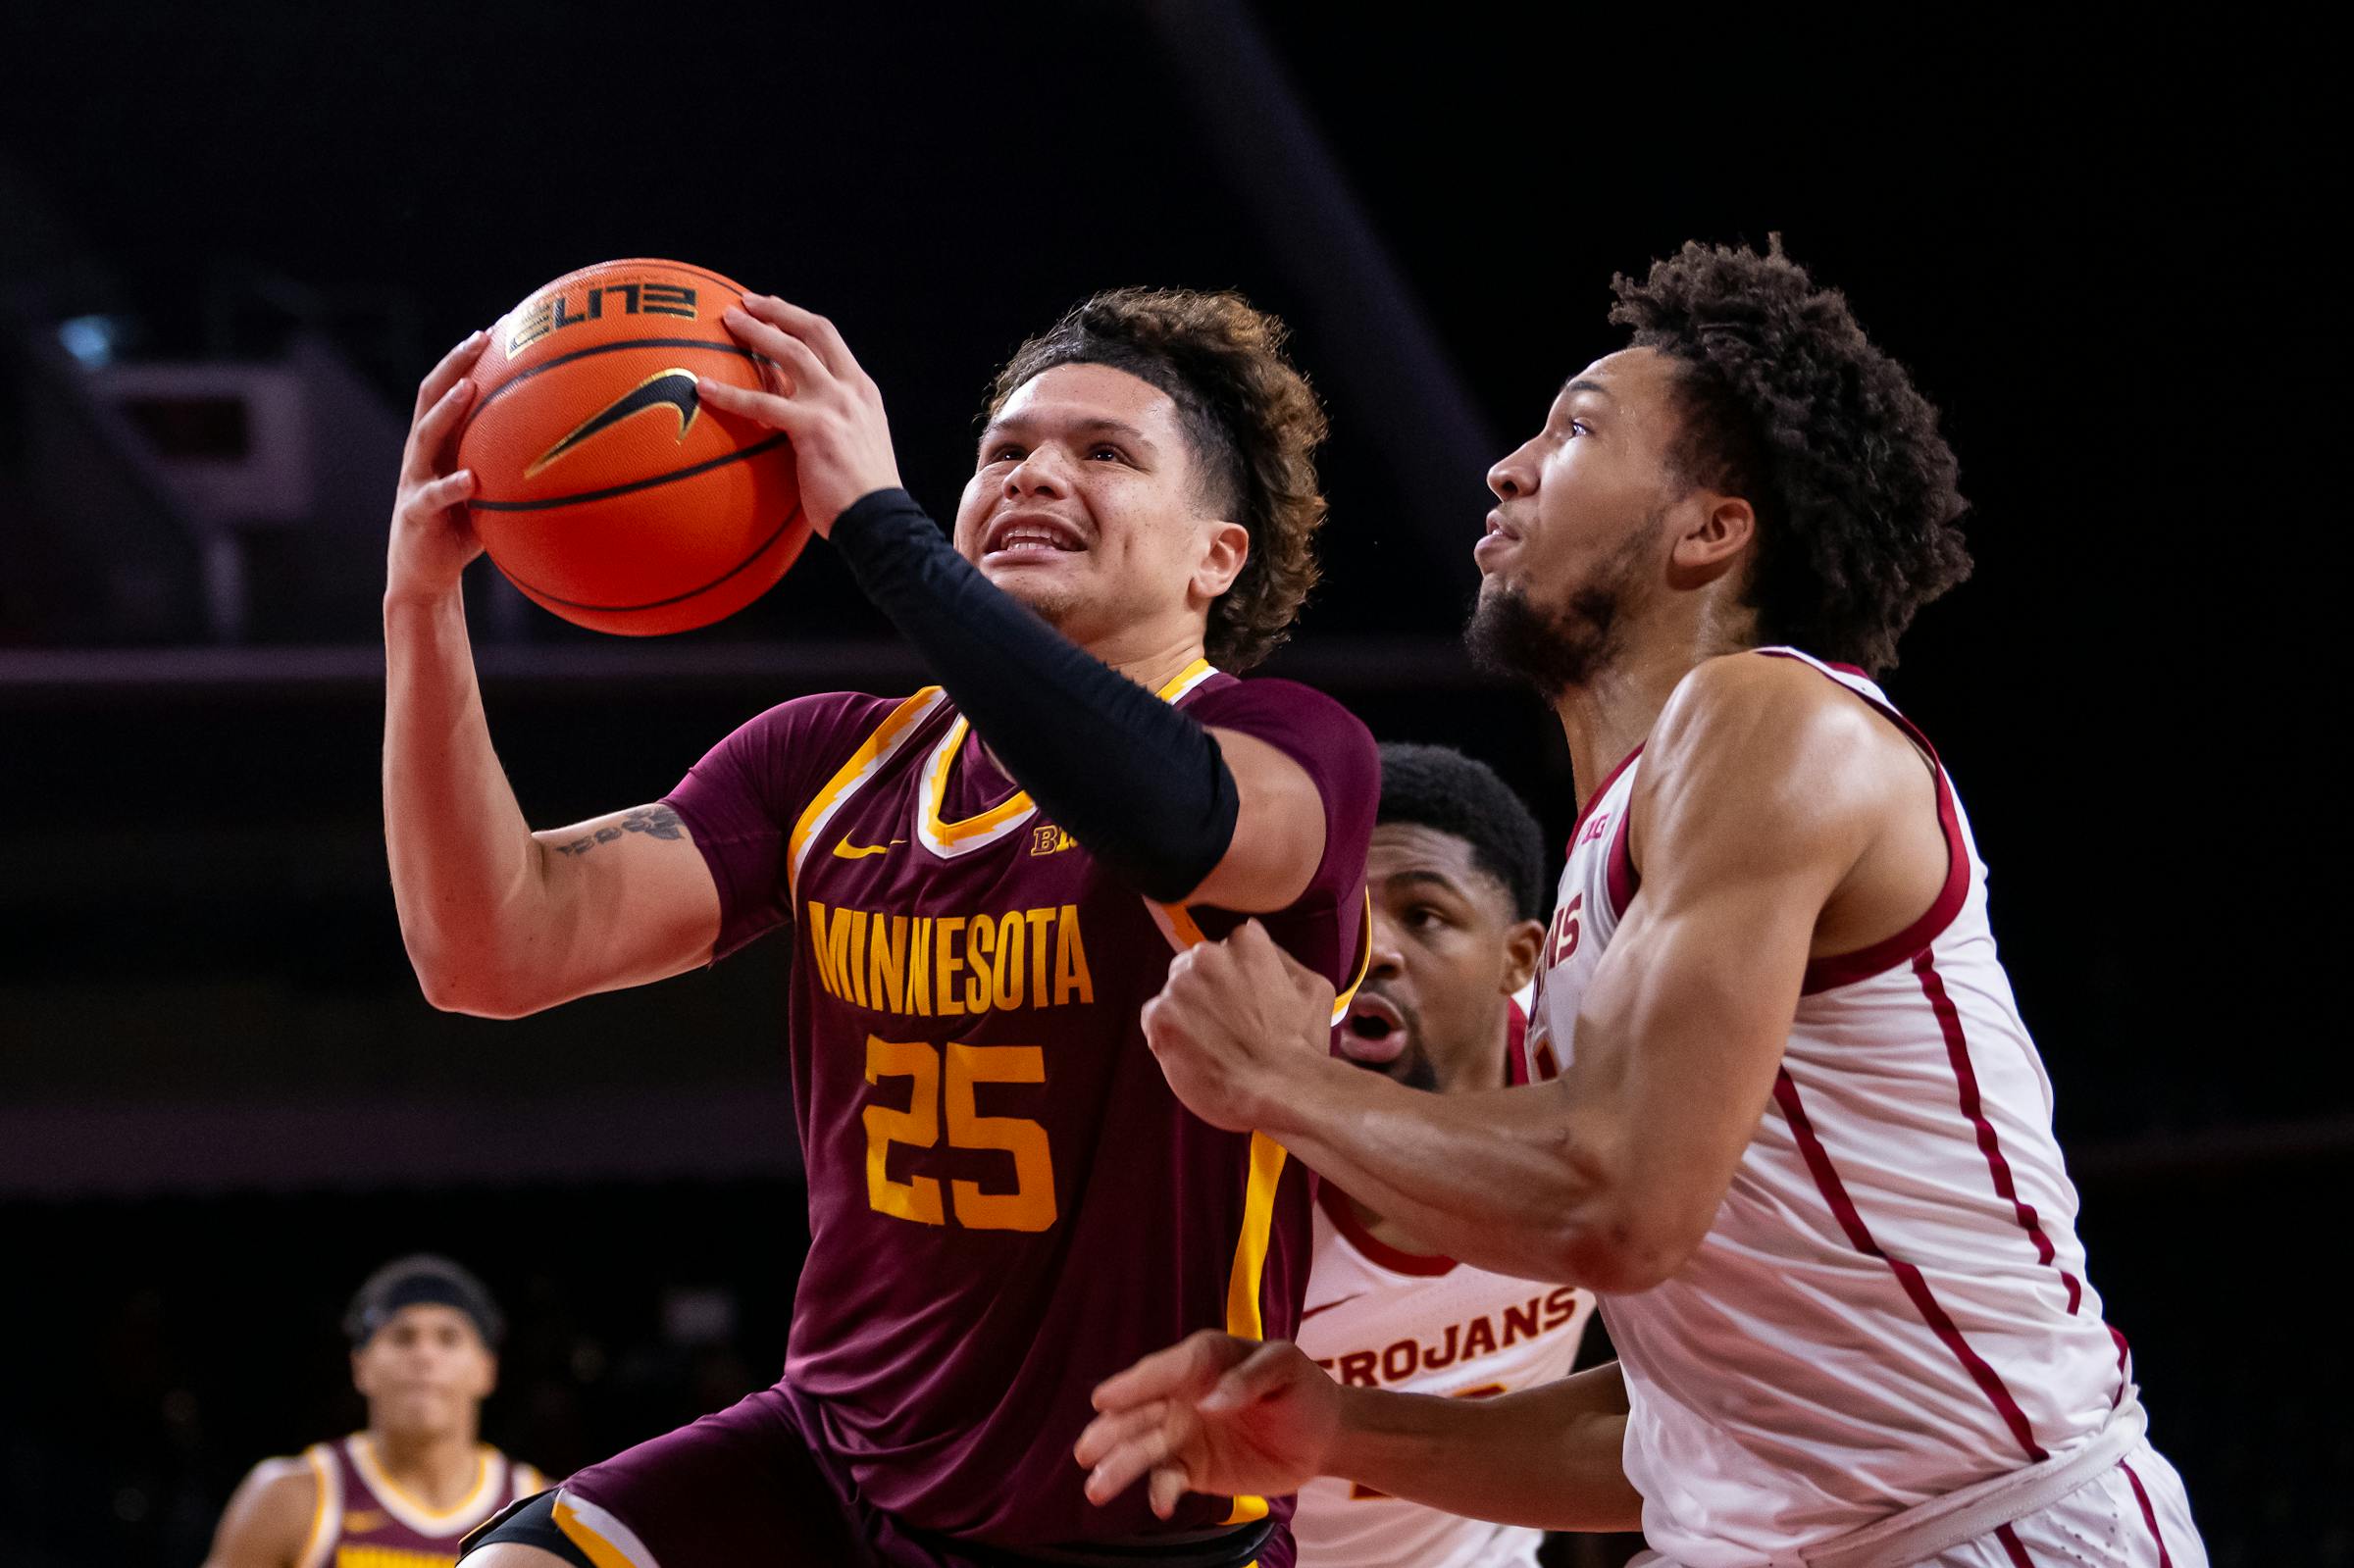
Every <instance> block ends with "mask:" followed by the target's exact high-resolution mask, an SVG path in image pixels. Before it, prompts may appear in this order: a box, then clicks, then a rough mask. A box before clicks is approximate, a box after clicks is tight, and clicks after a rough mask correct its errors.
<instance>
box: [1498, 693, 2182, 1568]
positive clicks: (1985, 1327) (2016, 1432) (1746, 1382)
mask: <svg viewBox="0 0 2354 1568" xmlns="http://www.w3.org/2000/svg"><path fill="white" fill-rule="evenodd" d="M1761 654H1762V655H1763V656H1768V657H1781V658H1787V659H1798V660H1803V661H1804V662H1805V663H1807V664H1809V665H1810V666H1812V667H1813V668H1815V669H1817V670H1818V671H1820V672H1821V673H1822V674H1823V676H1824V677H1826V678H1827V679H1829V680H1832V681H1835V682H1837V683H1840V684H1841V685H1844V686H1845V687H1847V688H1848V689H1849V690H1851V691H1853V692H1854V693H1856V695H1857V696H1858V697H1859V698H1861V699H1862V700H1863V701H1865V702H1867V703H1868V704H1870V705H1871V707H1872V708H1873V709H1875V710H1876V711H1878V712H1879V713H1880V714H1881V715H1883V716H1884V717H1885V718H1887V719H1888V720H1889V721H1890V722H1891V723H1893V724H1895V725H1896V726H1897V727H1898V728H1899V729H1900V730H1902V731H1903V732H1904V733H1906V735H1907V736H1908V737H1910V738H1911V739H1912V740H1913V741H1914V743H1915V744H1916V745H1918V746H1919V748H1920V750H1921V753H1922V756H1923V758H1924V760H1925V761H1926V762H1927V763H1928V764H1929V766H1931V767H1932V768H1935V769H1936V784H1937V802H1938V816H1939V821H1940V824H1941V826H1942V828H1943V830H1944V833H1945V835H1946V840H1947V848H1948V855H1949V871H1948V874H1947V878H1946V885H1945V888H1944V890H1943V892H1942V893H1941V894H1940V895H1939V896H1938V898H1937V900H1936V901H1935V903H1934V904H1933V905H1932V906H1931V907H1930V908H1929V909H1928V910H1927V912H1925V913H1924V914H1923V915H1922V916H1921V918H1920V919H1919V922H1917V923H1916V924H1915V925H1914V926H1913V927H1912V928H1910V929H1908V930H1906V931H1903V932H1899V933H1898V934H1896V935H1895V936H1891V937H1890V938H1888V939H1887V940H1886V941H1883V942H1880V943H1878V944H1876V945H1874V946H1873V947H1870V948H1868V949H1866V950H1864V951H1862V952H1858V953H1853V954H1848V955H1845V956H1843V957H1841V958H1839V959H1837V960H1834V961H1830V962H1820V963H1816V964H1812V965H1810V966H1809V968H1808V973H1807V976H1806V980H1805V983H1804V989H1803V992H1802V994H1801V997H1800V1000H1799V1004H1798V1011H1797V1015H1796V1018H1795V1019H1794V1021H1793V1023H1792V1025H1791V1029H1790V1036H1789V1042H1788V1044H1787V1046H1786V1047H1785V1048H1784V1051H1783V1055H1782V1063H1781V1069H1780V1072H1779V1073H1778V1074H1777V1075H1776V1077H1775V1080H1774V1087H1773V1096H1772V1101H1771V1105H1770V1107H1769V1108H1768V1110H1767V1111H1766V1116H1765V1119H1764V1120H1763V1122H1762V1123H1761V1124H1760V1125H1759V1127H1758V1131H1757V1134H1756V1136H1755V1137H1754V1138H1752V1139H1751V1140H1750V1143H1749V1146H1748V1148H1747V1150H1746V1151H1745V1152H1744V1154H1743V1155H1742V1157H1741V1163H1740V1167H1739V1170H1738V1172H1737V1173H1736V1175H1735V1176H1734V1178H1733V1184H1732V1188H1731V1190H1730V1191H1729V1192H1727V1193H1726V1195H1725V1198H1724V1202H1723V1204H1722V1206H1721V1207H1720V1208H1719V1209H1718V1211H1717V1215H1716V1221H1715V1224H1714V1227H1713V1228H1712V1229H1711V1230H1710V1232H1709V1235H1708V1239H1706V1240H1705V1241H1704V1242H1702V1244H1701V1247H1700V1250H1699V1251H1698V1252H1697V1253H1695V1254H1694V1255H1693V1257H1692V1258H1691V1259H1690V1260H1689V1261H1688V1262H1686V1263H1685V1264H1684V1266H1683V1267H1682V1268H1680V1269H1679V1270H1677V1271H1676V1273H1675V1274H1674V1276H1673V1277H1672V1278H1670V1279H1668V1280H1666V1281H1665V1282H1663V1284H1661V1285H1659V1286H1657V1287H1655V1288H1654V1289H1651V1290H1645V1291H1642V1292H1641V1293H1639V1294H1635V1295H1627V1296H1607V1297H1605V1298H1604V1302H1603V1309H1602V1310H1603V1318H1604V1321H1605V1322H1606V1323H1607V1324H1608V1326H1609V1328H1610V1332H1611V1339H1612V1343H1613V1344H1615V1345H1616V1346H1617V1348H1618V1352H1619V1357H1620V1360H1621V1362H1622V1364H1623V1367H1624V1371H1625V1377H1626V1385H1627V1393H1628V1398H1629V1401H1630V1404H1631V1409H1630V1412H1629V1416H1628V1423H1627V1438H1626V1450H1625V1462H1626V1471H1627V1478H1628V1479H1629V1480H1630V1481H1632V1482H1633V1483H1634V1484H1635V1487H1636V1489H1637V1490H1638V1491H1640V1492H1642V1493H1643V1495H1644V1499H1645V1500H1644V1510H1643V1531H1644V1536H1645V1539H1646V1540H1648V1541H1649V1542H1650V1543H1651V1544H1652V1545H1653V1546H1654V1547H1656V1548H1658V1549H1659V1550H1661V1551H1663V1552H1664V1553H1666V1554H1667V1556H1668V1557H1670V1558H1671V1559H1673V1560H1674V1561H1675V1562H1677V1563H1681V1564H1685V1565H1688V1568H1734V1565H1749V1564H1758V1563H1763V1562H1766V1561H1769V1560H1770V1561H1775V1562H1778V1561H1781V1560H1782V1558H1781V1556H1780V1555H1779V1554H1781V1553H1786V1552H1789V1551H1791V1550H1793V1549H1799V1548H1806V1547H1812V1546H1816V1545H1819V1544H1821V1543H1827V1542H1830V1541H1832V1540H1833V1539H1835V1538H1837V1537H1840V1536H1842V1535H1845V1534H1847V1533H1849V1532H1851V1531H1855V1530H1858V1529H1860V1528H1862V1527H1865V1526H1867V1525H1870V1524H1872V1523H1873V1522H1875V1521H1881V1520H1886V1519H1890V1518H1892V1517H1893V1516H1899V1515H1902V1514H1904V1513H1905V1512H1906V1511H1908V1510H1911V1509H1914V1508H1917V1507H1919V1505H1921V1504H1923V1503H1925V1502H1928V1501H1930V1500H1931V1499H1940V1498H1947V1497H1951V1496H1953V1495H1955V1494H1957V1493H1960V1492H1964V1491H1965V1489H1969V1488H1971V1487H1973V1486H1978V1485H1981V1484H1990V1485H1993V1486H1995V1487H1998V1488H1999V1487H2002V1486H2007V1485H2008V1486H2017V1485H2022V1484H2024V1483H2022V1482H2020V1481H2018V1480H2017V1479H2016V1478H2017V1477H2020V1476H2021V1475H2025V1474H2027V1473H2029V1472H2031V1471H2033V1470H2035V1469H2037V1468H2039V1467H2050V1469H2051V1470H2053V1471H2059V1470H2061V1469H2063V1468H2064V1467H2070V1465H2071V1461H2072V1460H2073V1461H2075V1465H2074V1468H2082V1469H2085V1470H2086V1474H2085V1475H2084V1476H2082V1477H2080V1478H2079V1484H2080V1483H2081V1481H2082V1480H2088V1479H2090V1478H2091V1476H2092V1475H2093V1474H2097V1473H2098V1471H2099V1470H2102V1469H2106V1468H2109V1467H2110V1466H2121V1465H2122V1467H2123V1470H2124V1473H2125V1474H2126V1475H2127V1477H2128V1478H2130V1480H2129V1485H2128V1486H2127V1488H2126V1489H2125V1490H2126V1491H2128V1492H2133V1493H2135V1494H2137V1495H2138V1494H2142V1493H2147V1494H2149V1495H2150V1497H2151V1498H2152V1503H2151V1506H2152V1508H2153V1509H2154V1510H2155V1511H2156V1512H2158V1513H2163V1512H2166V1511H2168V1509H2169V1506H2170V1505H2172V1504H2174V1503H2176V1502H2178V1499H2179V1496H2180V1486H2179V1483H2178V1482H2176V1481H2175V1478H2174V1475H2173V1472H2172V1471H2171V1469H2170V1468H2169V1467H2168V1466H2167V1464H2166V1461H2165V1460H2164V1459H2163V1458H2160V1457H2159V1456H2158V1455H2157V1454H2155V1453H2154V1452H2152V1451H2151V1450H2150V1449H2149V1448H2148V1446H2147V1445H2146V1444H2143V1443H2142V1442H2140V1438H2141V1433H2142V1429H2143V1417H2142V1413H2141V1409H2140V1406H2139V1403H2138V1401H2137V1400H2136V1398H2135V1396H2134V1390H2133V1384H2132V1380H2131V1374H2130V1363H2129V1358H2128V1356H2127V1354H2126V1349H2125V1341H2124V1337H2123V1336H2122V1335H2120V1334H2118V1333H2117V1332H2116V1331H2115V1330H2114V1329H2112V1328H2110V1327H2109V1326H2108V1325H2107V1324H2106V1323H2105V1322H2104V1321H2103V1319H2102V1316H2101V1300H2100V1297H2099V1295H2098V1294H2097V1293H2095V1292H2094V1290H2093V1289H2092V1287H2091V1285H2090V1284H2089V1283H2087V1281H2086V1279H2085V1273H2084V1252H2083V1248H2082V1247H2081V1246H2080V1245H2079V1244H2078V1243H2077V1240H2076V1235H2075V1223H2074V1222H2075V1214H2076V1194H2075V1189H2074V1187H2073V1184H2072V1183H2071V1182H2070V1181H2069V1178H2068V1173H2067V1171H2066V1169H2065V1168H2064V1166H2063V1164H2062V1161H2061V1155H2060V1147H2059V1144H2058V1143H2057V1142H2056V1141H2055V1140H2054V1139H2053V1137H2052V1125H2051V1115H2052V1092H2051V1085H2050V1083H2049V1081H2048V1080H2047V1079H2046V1078H2045V1076H2044V1071H2043V1063H2042V1060H2041V1058H2040V1057H2039V1056H2038V1055H2037V1054H2036V1050H2035V1044H2034V1041H2033V1040H2032V1039H2030V1038H2029V1037H2028V1035H2027V1030H2026V1026H2025V1025H2024V1024H2023V1023H2022V1022H2021V1019H2020V1015H2019V1008H2018V1005H2017V1003H2016V1002H2015V1001H2014V999H2013V997H2012V993H2011V986H2010V982H2009V980H2008V978H2007V977H2006V976H2005V975H2004V973H2003V968H2002V964H2001V962H2000V960H1999V959H1998V958H1997V956H1996V953H1995V946H1994V936H1993V934H1992V932H1991V930H1990V929H1989V928H1988V925H1987V919H1986V868H1985V865H1984V863H1983V862H1981V861H1980V860H1979V859H1978V855H1977V848H1976V845H1975V843H1974V841H1973V840H1972V839H1971V837H1970V823H1969V819H1968V818H1967V817H1966V816H1965V815H1964V814H1963V811H1962V805H1961V802H1960V800H1959V799H1958V798H1957V797H1956V796H1955V793H1954V789H1953V785H1952V783H1951V781H1950V780H1948V779H1947V777H1946V776H1945V773H1944V770H1943V768H1942V767H1941V766H1939V765H1938V764H1937V763H1936V753H1935V752H1934V751H1933V750H1932V749H1931V748H1930V747H1929V744H1928V741H1927V740H1926V738H1925V737H1923V736H1922V735H1921V734H1920V733H1919V731H1918V730H1916V729H1915V728H1914V727H1913V726H1912V725H1911V724H1910V723H1909V722H1907V721H1906V720H1905V719H1904V718H1903V717H1902V716H1901V715H1900V714H1898V713H1897V711H1896V709H1895V708H1894V707H1893V706H1892V705H1891V704H1890V703H1889V701H1888V699H1887V697H1886V695H1885V694H1884V693H1883V692H1882V691H1881V690H1880V689H1879V687H1878V686H1876V685H1874V684H1873V683H1871V682H1870V681H1868V680H1867V679H1865V678H1864V677H1863V676H1862V675H1861V674H1860V673H1857V672H1853V671H1848V670H1844V669H1837V668H1833V667H1832V666H1829V665H1826V664H1823V663H1821V662H1819V661H1817V660H1814V659H1811V658H1808V657H1807V656H1806V655H1804V654H1800V653H1798V652H1796V651H1794V650H1791V649H1787V648H1777V649H1765V650H1761ZM1640 767H1641V752H1640V750H1639V749H1638V751H1637V752H1636V753H1635V754H1634V755H1632V756H1630V757H1628V758H1627V759H1626V761H1625V762H1624V763H1623V764H1621V765H1620V767H1619V769H1618V771H1617V772H1616V773H1615V774H1614V775H1613V776H1612V778H1611V779H1610V781H1609V782H1608V783H1607V784H1605V785H1604V787H1603V788H1601V789H1600V790H1598V791H1596V793H1595V794H1594V796H1593V797H1592V799H1591V800H1589V801H1588V803H1587V806H1586V810H1585V811H1584V813H1583V814H1582V815H1581V816H1580V818H1579V821H1578V824H1577V827H1576V829H1575V830H1574V831H1573V832H1572V834H1571V835H1570V847H1569V859H1568V864H1567V866H1566V867H1565V868H1564V869H1563V871H1562V874H1561V893H1560V900H1559V903H1558V904H1557V906H1556V909H1555V913H1554V918H1553V922H1552V924H1551V926H1550V928H1549V929H1548V932H1547V936H1546V948H1545V961H1544V963H1543V964H1542V966H1541V967H1540V969H1539V971H1538V983H1537V998H1536V1006H1535V1009H1534V1016H1533V1017H1532V1020H1531V1023H1530V1043H1531V1047H1532V1048H1535V1047H1536V1046H1537V1045H1539V1044H1543V1045H1545V1046H1548V1047H1550V1049H1551V1050H1552V1051H1553V1053H1554V1054H1555V1055H1556V1056H1557V1057H1558V1058H1559V1059H1560V1060H1561V1063H1562V1064H1563V1066H1564V1067H1566V1066H1568V1065H1569V1064H1571V1063H1573V1062H1574V1061H1575V1059H1576V1050H1577V1040H1576V1022H1577V1016H1578V1007H1579V1002H1580V1000H1581V997H1582V995H1583V993H1584V990H1585V986H1586V984H1587V982H1588V981H1589V979H1590V978H1591V977H1592V975H1593V973H1594V970H1595V967H1596V965H1597V964H1598V963H1599V962H1600V961H1601V957H1602V954H1603V951H1604V950H1605V948H1606V947H1607V946H1608V945H1609V943H1610V940H1611V936H1612V932H1613V931H1614V930H1615V928H1616V925H1617V921H1618V918H1619V916H1620V915H1621V914H1622V913H1623V912H1624V910H1625V908H1626V905H1627V902H1628V900H1629V899H1630V898H1632V896H1633V895H1634V892H1635V887H1636V878H1635V873H1634V870H1633V867H1632V864H1631V857H1630V856H1629V854H1628V851H1627V832H1626V818H1627V804H1628V802H1629V801H1630V800H1631V799H1632V798H1633V795H1634V789H1635V780H1636V776H1637V773H1638V771H1639V769H1640ZM2095 1454H2100V1455H2106V1456H2107V1463H2106V1464H2098V1463H2095V1462H2093V1460H2092V1458H2091V1456H2093V1455H2095ZM2182 1519H2183V1525H2184V1528H2183V1530H2182V1531H2181V1534H2182V1535H2186V1536H2190V1539H2191V1540H2192V1541H2193V1542H2194V1543H2195V1539H2196V1538H2195V1535H2191V1534H2190V1532H2189V1531H2188V1529H2187V1513H2186V1512H2184V1513H2183V1515H2182ZM1704 1521H1705V1523H1704ZM2149 1528H2152V1529H2153V1530H2154V1529H2155V1528H2156V1524H2155V1521H2154V1520H2153V1523H2152V1525H2151V1526H2150V1527H2149Z"/></svg>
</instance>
